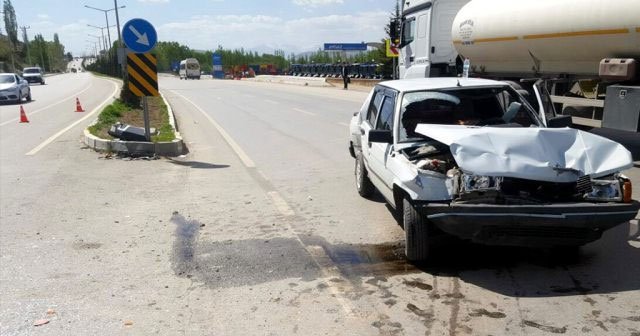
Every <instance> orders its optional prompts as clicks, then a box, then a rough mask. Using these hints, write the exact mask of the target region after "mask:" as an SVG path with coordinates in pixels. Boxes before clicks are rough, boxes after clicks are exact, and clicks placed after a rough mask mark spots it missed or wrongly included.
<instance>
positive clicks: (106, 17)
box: [84, 2, 127, 49]
mask: <svg viewBox="0 0 640 336" xmlns="http://www.w3.org/2000/svg"><path fill="white" fill-rule="evenodd" d="M84 6H85V7H86V8H89V9H95V10H97V11H101V12H104V19H105V21H106V23H107V27H110V26H109V15H107V13H109V12H110V11H115V12H116V21H118V36H119V35H120V22H119V20H118V8H125V7H127V6H120V7H118V3H117V2H116V3H115V6H114V7H113V8H109V9H101V8H96V7H92V6H89V5H84ZM107 35H108V36H109V49H111V46H112V44H111V32H110V31H109V28H107Z"/></svg>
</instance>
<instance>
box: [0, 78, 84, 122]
mask: <svg viewBox="0 0 640 336" xmlns="http://www.w3.org/2000/svg"><path fill="white" fill-rule="evenodd" d="M92 86H93V83H91V84H90V85H89V86H88V87H87V88H86V89H84V90H82V91H80V92H78V93H74V94H73V95H71V96H70V97H69V98H66V99H63V100H61V101H59V102H57V103H55V104H51V105H49V106H47V107H43V108H41V109H37V110H35V111H31V112H29V113H28V115H29V116H32V115H34V114H38V113H40V112H42V111H45V110H48V109H50V108H52V107H54V106H57V105H60V104H62V103H66V102H67V101H69V100H73V98H76V97H77V96H79V95H81V94H83V93H85V92H86V91H87V90H89V89H90V88H91V87H92ZM74 96H75V97H74ZM70 111H72V110H71V109H70ZM18 120H20V118H15V119H11V120H7V121H5V122H3V123H2V124H0V127H2V126H5V125H8V124H11V123H15V122H16V121H18Z"/></svg>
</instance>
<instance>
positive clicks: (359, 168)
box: [355, 153, 375, 198]
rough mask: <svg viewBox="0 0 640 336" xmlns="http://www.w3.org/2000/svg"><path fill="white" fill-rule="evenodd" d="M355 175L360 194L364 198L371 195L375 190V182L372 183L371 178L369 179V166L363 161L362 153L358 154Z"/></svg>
mask: <svg viewBox="0 0 640 336" xmlns="http://www.w3.org/2000/svg"><path fill="white" fill-rule="evenodd" d="M355 175H356V189H357V190H358V194H360V196H362V197H364V198H369V197H371V196H372V195H373V192H374V191H375V187H374V186H373V183H371V180H369V176H367V168H366V167H365V166H364V162H363V161H362V153H358V154H356V167H355Z"/></svg>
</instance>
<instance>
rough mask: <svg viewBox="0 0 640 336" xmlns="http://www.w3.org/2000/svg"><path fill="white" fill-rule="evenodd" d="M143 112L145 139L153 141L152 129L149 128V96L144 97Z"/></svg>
mask: <svg viewBox="0 0 640 336" xmlns="http://www.w3.org/2000/svg"><path fill="white" fill-rule="evenodd" d="M142 110H143V111H144V137H145V138H146V139H147V141H151V129H150V128H149V105H148V104H147V96H144V97H142Z"/></svg>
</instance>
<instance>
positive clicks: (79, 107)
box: [76, 98, 84, 112]
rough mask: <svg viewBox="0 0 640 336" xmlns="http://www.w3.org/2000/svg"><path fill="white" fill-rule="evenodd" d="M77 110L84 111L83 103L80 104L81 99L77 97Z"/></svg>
mask: <svg viewBox="0 0 640 336" xmlns="http://www.w3.org/2000/svg"><path fill="white" fill-rule="evenodd" d="M76 112H84V109H83V108H82V105H80V99H78V98H76Z"/></svg>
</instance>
